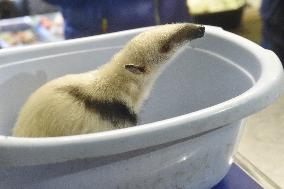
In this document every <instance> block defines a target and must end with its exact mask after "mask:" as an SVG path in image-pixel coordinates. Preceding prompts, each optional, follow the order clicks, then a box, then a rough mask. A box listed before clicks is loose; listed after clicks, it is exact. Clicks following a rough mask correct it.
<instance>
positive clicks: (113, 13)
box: [46, 0, 189, 39]
mask: <svg viewBox="0 0 284 189" xmlns="http://www.w3.org/2000/svg"><path fill="white" fill-rule="evenodd" d="M46 1H47V2H49V3H52V4H54V5H57V6H59V7H60V9H61V12H62V14H63V17H64V20H65V37H66V38H67V39H70V38H77V37H85V36H90V35H95V34H99V33H104V32H115V31H121V30H126V29H133V28H138V27H145V26H151V25H156V24H165V23H173V22H183V21H189V13H188V9H187V6H186V0H174V1H173V0H119V1H117V0H103V1H101V0H84V1H81V0H46Z"/></svg>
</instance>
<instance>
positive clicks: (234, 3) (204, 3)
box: [187, 0, 246, 29]
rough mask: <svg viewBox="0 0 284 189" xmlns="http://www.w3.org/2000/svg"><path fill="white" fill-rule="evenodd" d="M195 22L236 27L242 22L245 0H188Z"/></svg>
mask: <svg viewBox="0 0 284 189" xmlns="http://www.w3.org/2000/svg"><path fill="white" fill-rule="evenodd" d="M187 1H188V7H189V12H190V14H191V16H192V17H193V20H194V22H196V23H200V24H207V25H214V26H219V27H222V28H225V29H232V28H236V27H238V26H239V25H240V23H241V18H242V14H243V9H244V7H245V4H246V1H245V0H187Z"/></svg>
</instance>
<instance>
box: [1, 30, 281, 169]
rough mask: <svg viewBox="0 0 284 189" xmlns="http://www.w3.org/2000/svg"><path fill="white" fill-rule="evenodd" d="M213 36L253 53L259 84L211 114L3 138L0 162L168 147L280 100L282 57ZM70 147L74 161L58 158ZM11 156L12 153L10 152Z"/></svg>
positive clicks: (244, 41) (200, 112)
mask: <svg viewBox="0 0 284 189" xmlns="http://www.w3.org/2000/svg"><path fill="white" fill-rule="evenodd" d="M146 29H149V27H146V28H140V29H134V30H128V31H122V32H117V33H111V34H104V35H99V36H94V37H87V38H83V39H74V40H70V41H65V42H61V43H63V44H62V45H63V46H67V45H72V44H76V43H78V42H82V41H88V40H93V41H96V40H103V39H105V38H109V37H110V38H115V37H116V36H118V35H125V36H127V35H132V34H137V33H139V32H141V31H144V30H146ZM208 34H210V35H213V36H214V35H215V36H217V37H219V38H221V39H223V40H227V41H229V42H231V43H233V44H237V45H238V46H240V47H242V48H244V49H246V50H247V51H249V52H250V53H251V54H252V55H253V56H255V58H256V59H257V60H258V61H259V63H260V70H261V74H260V77H259V78H258V80H257V81H256V83H255V84H254V85H253V86H252V87H251V88H249V89H248V90H246V91H245V92H244V93H242V94H240V95H238V96H236V97H234V98H232V99H230V100H227V101H224V102H222V103H219V104H216V105H214V106H211V107H208V108H205V109H201V110H198V111H195V112H191V113H188V114H185V115H181V116H177V117H173V118H168V119H165V120H162V121H157V122H152V123H147V124H143V125H139V126H138V127H131V128H123V129H118V130H112V131H106V132H101V133H91V134H83V135H74V136H63V137H49V138H20V137H12V136H3V135H0V151H2V150H4V153H1V155H0V162H1V161H2V162H9V164H19V165H25V164H31V163H32V164H37V161H36V160H35V159H34V158H31V160H27V161H24V162H16V161H15V160H16V159H18V156H15V157H12V156H11V155H9V154H11V153H12V154H14V155H17V154H18V155H20V154H21V153H22V152H23V151H25V150H27V152H28V153H31V154H38V153H39V152H40V151H41V150H42V149H45V150H47V151H48V152H50V153H51V154H53V155H52V157H46V159H44V160H40V161H38V163H43V162H42V161H44V163H51V162H60V161H66V160H68V159H70V160H71V159H78V158H85V157H99V156H107V155H113V154H116V153H121V152H127V151H132V150H136V149H140V148H145V147H149V146H153V145H158V144H163V143H166V142H169V141H173V140H176V139H180V138H185V137H188V136H190V135H196V134H198V133H202V132H206V131H209V130H211V129H213V130H215V129H216V128H219V127H223V126H224V125H229V124H230V123H233V122H236V121H238V120H241V119H243V118H244V117H247V116H248V115H250V114H252V113H255V112H257V111H259V110H260V109H262V108H264V107H265V106H267V105H269V104H270V103H271V102H272V101H274V100H275V99H276V98H277V96H279V95H280V93H281V92H282V88H283V87H282V85H283V69H282V65H281V62H280V60H279V58H278V57H277V56H276V55H275V54H274V53H273V52H272V51H269V50H265V49H263V48H262V47H260V46H258V45H256V44H255V43H253V42H251V41H249V40H247V39H245V38H243V37H240V36H237V35H235V34H233V33H230V32H227V31H224V30H222V29H221V28H218V27H212V26H206V35H208ZM56 45H57V46H60V44H59V43H51V44H45V45H42V46H41V48H42V49H44V48H51V47H53V46H56ZM62 45H61V46H62ZM35 48H36V46H33V47H30V48H27V49H25V50H24V51H26V52H28V51H32V50H33V49H35ZM22 50H23V49H22ZM17 51H18V52H19V51H21V49H15V50H13V49H11V50H7V51H6V52H7V53H8V54H11V53H17ZM3 53H5V52H3ZM0 54H1V53H0ZM268 62H271V63H268ZM4 64H5V63H4ZM2 65H3V64H2ZM70 146H72V148H71V149H70V150H71V151H72V152H71V153H70V154H68V155H69V156H68V157H66V154H64V153H63V154H58V151H60V149H63V148H66V147H70ZM82 147H85V148H86V147H87V148H88V152H85V153H78V149H80V148H82ZM39 149H41V150H39ZM8 151H9V152H10V153H7V152H8ZM5 152H6V153H5ZM38 155H39V154H38ZM1 156H2V157H1ZM1 159H2V160H1ZM33 161H34V162H33ZM1 164H2V163H1ZM0 167H1V166H0Z"/></svg>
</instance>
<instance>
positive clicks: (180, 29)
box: [167, 23, 205, 44]
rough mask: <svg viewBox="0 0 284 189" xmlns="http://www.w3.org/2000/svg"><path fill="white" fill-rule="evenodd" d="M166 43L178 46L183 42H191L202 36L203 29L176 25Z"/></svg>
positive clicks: (198, 26) (196, 26)
mask: <svg viewBox="0 0 284 189" xmlns="http://www.w3.org/2000/svg"><path fill="white" fill-rule="evenodd" d="M174 27H175V28H173V30H172V31H173V32H172V34H171V35H170V37H169V40H168V41H167V43H168V42H170V43H173V44H180V43H183V42H185V41H189V40H190V41H191V40H194V39H197V38H201V37H203V36H204V33H205V27H204V26H201V25H197V24H190V23H186V24H177V25H175V26H174Z"/></svg>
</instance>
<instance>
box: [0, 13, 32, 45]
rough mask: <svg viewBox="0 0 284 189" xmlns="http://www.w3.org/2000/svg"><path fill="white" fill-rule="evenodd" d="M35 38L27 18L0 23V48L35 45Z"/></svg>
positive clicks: (29, 20) (30, 22)
mask: <svg viewBox="0 0 284 189" xmlns="http://www.w3.org/2000/svg"><path fill="white" fill-rule="evenodd" d="M36 41H37V37H36V34H35V33H34V30H33V27H32V20H31V19H30V18H29V17H21V18H13V19H4V20H1V22H0V46H1V47H2V48H7V47H11V46H21V45H24V44H33V43H36Z"/></svg>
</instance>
